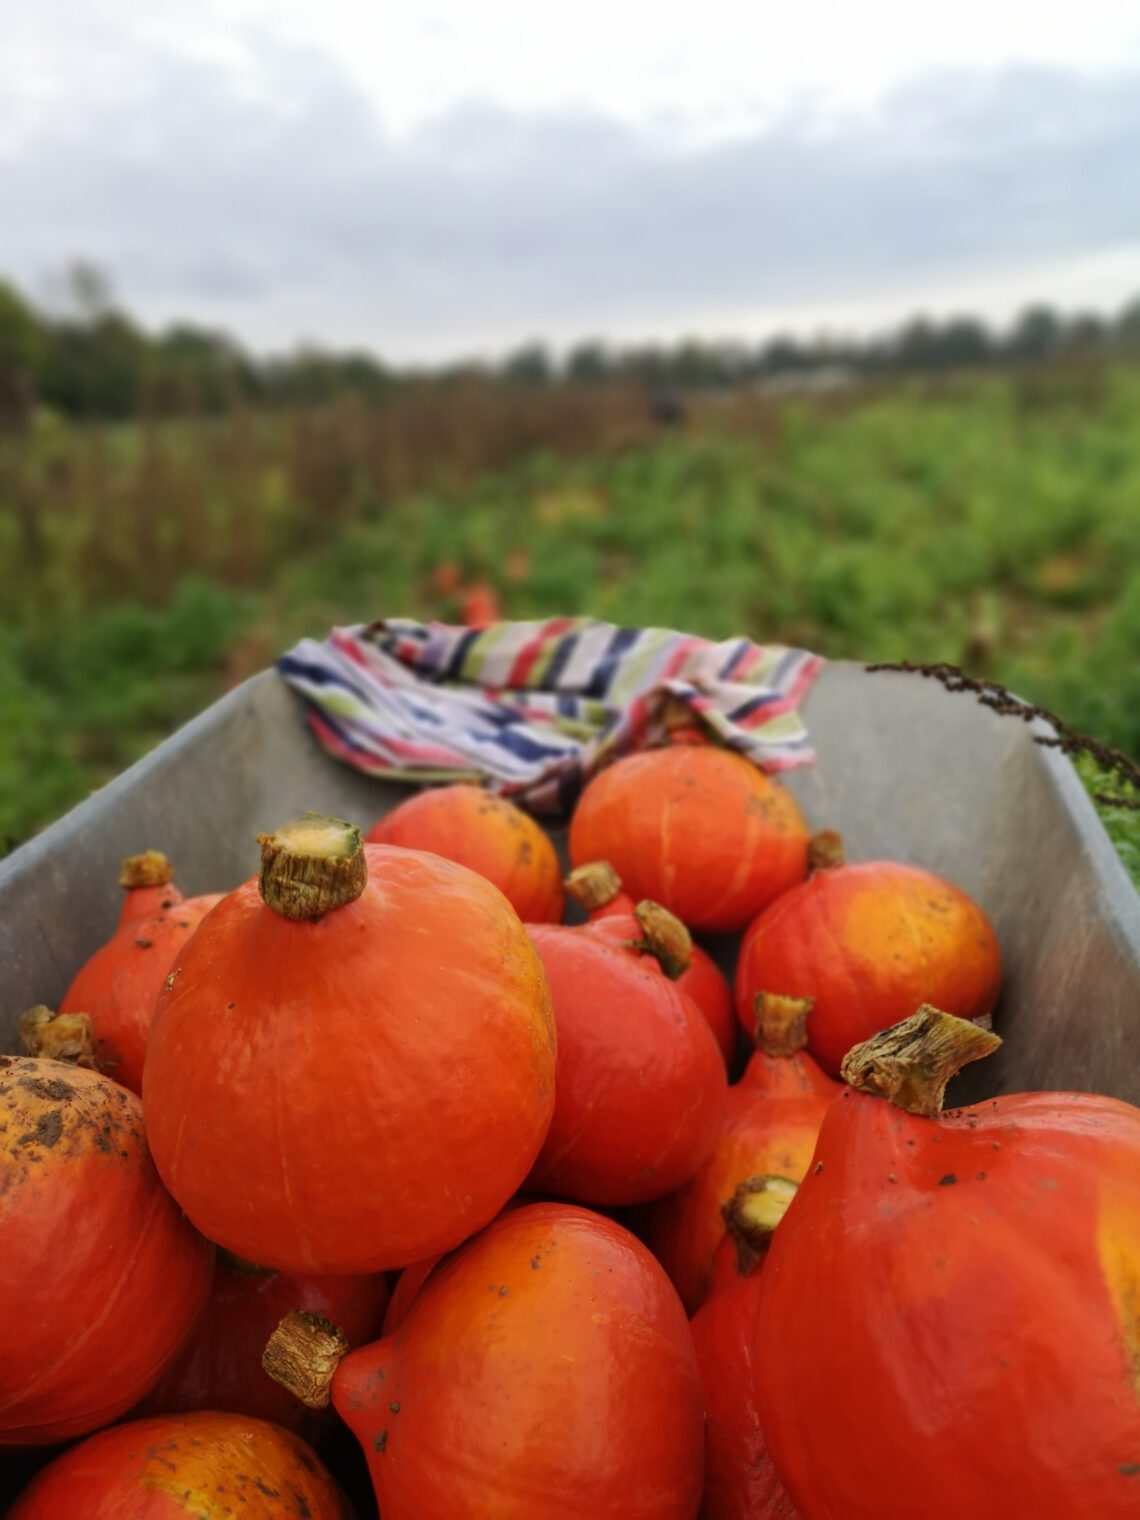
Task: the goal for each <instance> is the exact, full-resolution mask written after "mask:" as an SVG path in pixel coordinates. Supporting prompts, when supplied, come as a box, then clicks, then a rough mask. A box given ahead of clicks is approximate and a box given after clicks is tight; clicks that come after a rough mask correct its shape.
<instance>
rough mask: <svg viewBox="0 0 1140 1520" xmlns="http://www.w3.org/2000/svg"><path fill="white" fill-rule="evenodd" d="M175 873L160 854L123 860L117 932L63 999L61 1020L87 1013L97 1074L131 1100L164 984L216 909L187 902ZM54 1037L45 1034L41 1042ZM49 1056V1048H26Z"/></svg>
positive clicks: (201, 900) (200, 901) (208, 902)
mask: <svg viewBox="0 0 1140 1520" xmlns="http://www.w3.org/2000/svg"><path fill="white" fill-rule="evenodd" d="M173 875H174V868H173V867H172V866H171V864H170V862H169V861H168V860H167V858H166V856H165V855H163V854H161V853H160V852H159V851H158V850H147V851H146V853H145V854H142V855H132V856H130V857H129V858H128V859H126V860H124V861H123V865H122V869H121V871H120V874H119V885H120V886H121V887H123V888H124V889H125V893H126V895H125V897H124V898H123V907H122V912H121V913H120V915H119V924H118V928H117V929H116V930H115V932H114V934H113V935H112V936H111V938H110V939H109V940H108V941H107V943H106V944H105V945H103V946H101V947H100V949H98V950H96V952H95V954H94V955H93V956H92V957H91V959H90V960H89V961H87V963H86V964H85V965H84V966H83V967H82V968H81V970H80V971H79V973H78V974H77V975H76V977H75V978H74V980H73V981H72V983H71V986H70V987H68V989H67V991H66V992H65V993H64V995H63V1000H62V1001H61V1003H60V1005H59V1012H60V1013H61V1014H86V1015H87V1016H88V1018H89V1019H90V1021H91V1031H92V1035H93V1037H94V1056H95V1063H96V1065H97V1067H98V1069H99V1070H100V1071H105V1072H106V1073H107V1075H108V1076H109V1077H114V1079H115V1081H116V1082H118V1083H120V1084H121V1085H122V1086H123V1087H129V1088H130V1090H131V1091H132V1092H134V1093H137V1092H141V1091H142V1070H143V1061H144V1059H145V1057H146V1042H147V1037H148V1035H149V1033H150V1024H151V1020H152V1019H153V1018H154V1009H155V1004H156V1003H157V1002H158V995H159V993H160V992H161V991H162V986H163V983H164V982H165V980H166V978H167V975H168V974H169V972H170V969H171V967H172V966H173V965H174V962H175V960H176V959H177V957H178V955H179V953H180V951H181V949H182V947H183V945H184V944H185V943H186V941H187V940H188V939H189V938H190V936H191V935H192V934H193V933H194V931H195V929H197V927H198V925H199V924H200V923H201V922H202V920H203V919H204V918H205V916H206V914H207V913H209V911H210V909H211V908H212V907H213V906H214V904H215V903H217V902H220V901H221V898H220V896H219V895H218V894H207V895H205V896H203V897H188V898H184V897H183V896H182V893H181V892H180V891H179V890H178V888H177V887H176V886H175V885H174V883H173V880H172V877H173ZM53 1037H54V1031H52V1030H50V1029H43V1030H41V1032H40V1040H41V1042H45V1041H50V1040H51V1039H52V1038H53ZM30 1052H31V1054H33V1055H40V1054H42V1055H50V1054H51V1053H52V1052H51V1048H50V1045H49V1044H47V1043H41V1044H38V1045H37V1044H33V1045H31V1046H30Z"/></svg>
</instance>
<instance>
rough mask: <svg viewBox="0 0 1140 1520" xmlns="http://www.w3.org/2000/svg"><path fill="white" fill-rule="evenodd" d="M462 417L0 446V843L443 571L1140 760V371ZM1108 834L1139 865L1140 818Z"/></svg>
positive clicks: (507, 601)
mask: <svg viewBox="0 0 1140 1520" xmlns="http://www.w3.org/2000/svg"><path fill="white" fill-rule="evenodd" d="M569 404H570V403H569V401H568V402H567V405H569ZM574 404H575V405H578V403H577V402H576V401H575V403H574ZM592 404H593V406H594V407H595V411H596V409H597V407H598V405H599V403H598V402H596V401H595V402H594V403H592ZM463 405H464V403H462V402H461V401H458V402H456V403H455V407H456V408H457V409H458V411H457V415H456V417H454V418H453V417H452V415H451V414H446V416H445V417H444V421H445V422H446V426H447V428H450V429H451V431H450V432H446V430H445V431H441V427H443V424H442V423H441V421H440V418H439V416H436V417H435V418H434V420H432V421H431V423H430V425H429V424H428V423H427V422H425V420H424V416H423V415H421V416H420V419H419V421H418V422H417V423H416V424H415V425H414V426H413V424H412V423H411V422H409V421H408V419H407V418H404V419H403V420H402V421H401V423H400V426H399V427H396V426H394V424H393V419H392V417H391V416H385V415H384V414H382V413H379V412H376V413H370V412H368V411H366V410H365V409H363V408H362V407H361V406H359V405H357V404H352V405H349V404H347V403H346V404H345V405H344V406H333V407H331V408H328V409H325V410H323V411H322V412H320V413H312V414H310V415H305V416H300V417H295V418H292V419H289V420H286V421H282V420H281V419H280V418H277V419H275V420H272V421H267V420H263V419H258V418H256V417H253V418H250V417H246V416H239V417H235V418H230V419H228V420H227V419H222V420H220V421H214V422H197V423H186V424H184V425H182V424H179V425H164V426H163V428H162V429H160V430H147V429H144V428H126V429H121V428H120V429H113V430H106V431H102V432H96V431H95V430H93V429H86V430H83V431H80V430H78V429H73V428H70V427H69V426H67V425H65V424H63V423H61V422H59V421H58V420H52V419H47V420H44V421H41V423H40V424H38V425H37V428H36V430H35V432H34V434H33V435H32V437H30V438H22V439H19V440H9V441H7V442H3V443H0V601H2V604H3V606H4V608H5V612H4V614H3V623H2V628H0V644H2V648H0V843H6V844H7V845H8V846H9V847H10V846H11V845H13V844H15V843H18V842H19V841H20V840H22V839H24V838H26V837H27V836H28V835H29V834H30V833H32V832H33V831H34V830H35V829H37V828H38V827H41V826H42V825H43V824H45V823H46V822H48V821H50V820H51V819H52V818H53V817H55V816H57V815H58V814H59V813H61V812H62V811H64V810H65V809H66V808H68V807H69V806H71V805H72V804H73V803H75V802H76V801H77V800H79V799H80V798H82V797H83V796H85V795H86V794H87V793H88V792H89V791H90V790H91V789H92V788H94V787H97V786H99V785H101V784H102V783H103V782H105V781H106V780H107V779H108V778H109V777H110V776H112V775H114V774H115V773H117V772H118V771H119V770H121V769H122V768H123V766H125V765H126V764H128V763H129V762H130V761H131V760H133V759H135V758H136V757H137V756H138V755H140V754H142V753H143V752H144V751H145V750H146V749H148V748H149V747H150V746H152V745H153V744H154V743H155V742H157V741H158V740H159V739H161V738H162V737H163V736H164V735H165V734H167V733H168V732H170V730H171V729H173V728H174V727H176V726H177V725H178V724H179V723H181V722H183V721H184V720H185V719H186V718H187V717H189V716H190V715H191V714H193V713H194V712H195V711H197V710H198V709H199V708H200V707H202V706H203V705H204V704H206V703H207V702H209V701H210V700H211V699H212V698H213V697H214V696H216V695H217V694H218V693H219V692H221V691H222V690H224V689H225V688H226V687H227V686H228V685H230V684H232V683H233V682H235V681H236V680H239V679H241V678H242V677H243V676H245V675H247V674H249V673H251V672H252V671H254V670H256V669H259V668H260V667H262V666H263V665H265V664H267V663H269V662H270V661H271V660H272V659H273V657H274V656H275V654H277V653H278V652H279V651H280V650H282V649H283V648H285V647H287V646H288V645H289V644H290V643H291V642H292V641H293V640H295V639H296V638H297V637H298V636H299V635H301V634H303V633H310V634H314V635H317V636H319V635H321V634H323V633H324V632H325V631H326V630H327V628H328V627H329V625H330V624H332V623H334V622H342V623H343V622H358V621H363V620H368V619H371V618H374V617H378V616H381V615H386V614H388V615H391V614H397V613H399V614H406V615H410V616H418V617H423V616H442V617H448V616H455V615H456V611H457V608H456V605H455V604H454V602H451V601H448V600H447V599H446V598H444V597H442V596H441V595H440V594H439V593H438V592H437V591H436V590H435V583H434V581H433V572H434V571H435V570H436V569H437V567H438V566H439V565H440V564H441V563H443V562H453V563H454V564H455V565H456V566H457V568H458V569H459V570H460V572H461V573H462V574H463V576H464V577H466V578H467V579H468V580H470V579H473V578H481V579H483V580H486V581H488V582H490V583H491V584H492V585H493V586H494V587H495V588H496V590H497V591H498V594H499V597H500V600H501V603H502V606H503V610H504V613H505V614H506V615H507V616H511V617H528V616H536V615H547V614H552V613H555V612H579V613H588V614H593V615H596V616H599V617H604V618H608V619H611V620H614V621H621V622H629V623H654V624H668V625H672V626H675V627H681V628H685V629H689V630H692V631H695V632H699V633H703V634H708V635H710V636H713V637H727V636H730V635H734V634H740V633H746V634H750V635H752V636H753V637H755V638H757V639H759V640H762V641H780V642H786V643H794V644H799V645H803V646H806V647H809V648H813V649H816V650H818V651H819V652H820V653H822V654H825V655H829V656H833V657H846V658H856V659H866V660H901V659H910V660H914V661H949V662H952V663H954V664H958V665H962V666H963V667H964V668H966V669H967V670H969V671H971V672H972V673H974V674H976V675H979V676H984V677H986V678H989V679H993V680H997V681H1001V682H1003V683H1005V684H1006V685H1009V686H1010V687H1012V688H1013V689H1014V690H1016V691H1017V692H1018V693H1019V694H1020V695H1022V696H1024V697H1027V698H1029V699H1031V700H1033V701H1037V702H1040V703H1042V704H1044V705H1045V706H1047V707H1049V708H1051V709H1053V710H1054V711H1056V712H1057V713H1059V714H1060V715H1061V716H1062V717H1064V718H1065V719H1066V720H1067V721H1068V722H1069V723H1070V724H1072V725H1073V726H1074V727H1076V728H1078V729H1081V730H1083V731H1085V732H1087V733H1089V734H1092V735H1095V736H1096V737H1097V738H1098V739H1100V740H1102V741H1104V742H1106V743H1108V744H1111V745H1114V746H1117V747H1119V748H1120V749H1122V750H1125V751H1127V752H1128V753H1130V754H1132V755H1136V754H1138V753H1140V369H1137V368H1135V367H1128V366H1125V365H1117V366H1115V367H1113V366H1108V365H1104V366H1097V367H1096V368H1094V369H1085V370H1071V369H1066V368H1061V367H1058V369H1057V370H1056V372H1052V371H1044V372H1036V373H1033V374H1028V375H1027V374H1024V373H1023V374H1007V375H1005V376H1001V375H998V376H993V375H990V376H986V377H981V378H963V379H955V380H946V381H942V382H940V383H939V384H938V385H936V386H935V385H930V384H920V383H914V384H910V385H902V384H898V385H895V386H893V387H892V388H890V389H886V390H879V389H873V388H865V389H859V390H854V391H851V392H848V393H844V394H842V395H841V396H837V397H828V398H822V397H821V398H814V399H808V398H800V399H783V400H779V401H775V400H763V399H760V398H755V397H751V398H740V397H737V398H735V399H733V398H729V399H723V398H722V399H718V400H715V401H714V400H708V401H706V402H704V403H701V404H699V405H697V406H696V407H694V409H693V411H692V413H691V415H690V418H689V420H688V422H687V423H686V425H685V426H684V428H682V429H679V430H676V431H669V430H665V431H657V432H654V431H653V430H652V429H651V428H650V427H649V426H648V425H647V424H645V423H644V422H643V421H635V420H634V412H633V411H631V410H630V407H629V403H628V398H625V399H623V400H622V401H621V404H620V406H618V405H617V404H616V403H615V409H614V414H613V416H612V417H611V418H610V419H609V424H607V425H603V424H604V423H605V419H600V418H599V417H598V416H593V417H592V421H590V422H589V425H587V424H586V422H584V421H583V418H584V417H585V413H582V412H579V413H575V416H576V417H577V423H576V428H577V431H576V432H575V431H574V430H573V429H570V428H569V425H568V424H567V422H566V418H565V417H562V418H561V419H559V417H558V415H557V408H556V407H555V406H553V403H551V404H550V405H549V406H548V412H549V415H548V417H547V422H546V423H540V422H534V423H533V425H532V426H531V427H530V428H529V430H528V431H526V432H525V434H524V435H522V436H520V437H519V438H518V439H516V440H515V441H514V443H513V444H512V443H511V441H510V440H509V439H507V438H506V437H505V435H504V437H503V438H502V439H501V440H500V443H501V447H499V448H497V450H496V451H495V452H494V453H493V454H492V455H490V456H488V455H487V452H486V450H485V449H481V447H480V446H477V444H475V443H472V439H473V438H476V439H477V438H479V437H482V435H480V434H478V416H475V417H474V420H473V414H472V413H471V411H470V408H469V407H468V410H467V411H466V412H464V411H463ZM425 415H426V414H425ZM500 421H501V419H500ZM417 428H418V429H419V432H418V433H417ZM544 428H547V429H548V431H549V438H548V437H547V434H546V432H544ZM425 440H426V441H425ZM456 440H458V441H456ZM463 440H466V442H464V441H463ZM400 451H402V453H401V452H400ZM417 451H418V452H417ZM409 458H412V466H414V467H412V466H409V464H408V460H409ZM394 460H396V463H395V464H394V463H393V461H394ZM425 461H426V462H425ZM433 461H434V465H435V466H437V467H431V466H432V462H433ZM397 464H398V465H399V468H397ZM963 700H966V699H963ZM1088 774H1089V777H1090V778H1092V777H1093V771H1092V770H1091V769H1090V770H1089V771H1088ZM1108 821H1109V823H1110V827H1111V829H1112V831H1113V833H1114V837H1115V838H1116V839H1117V841H1118V844H1119V845H1120V847H1121V849H1122V853H1125V855H1126V858H1128V859H1129V861H1130V864H1131V865H1132V867H1133V869H1134V870H1138V869H1140V828H1138V827H1137V824H1138V823H1140V815H1138V814H1132V813H1129V812H1127V811H1126V810H1123V809H1118V810H1116V811H1115V813H1110V814H1109V815H1108Z"/></svg>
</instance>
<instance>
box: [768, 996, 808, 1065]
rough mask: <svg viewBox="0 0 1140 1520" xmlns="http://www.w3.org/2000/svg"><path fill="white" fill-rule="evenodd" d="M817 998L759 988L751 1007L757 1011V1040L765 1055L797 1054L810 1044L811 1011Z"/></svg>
mask: <svg viewBox="0 0 1140 1520" xmlns="http://www.w3.org/2000/svg"><path fill="white" fill-rule="evenodd" d="M814 1007H815V998H810V997H788V996H786V995H785V994H784V993H782V992H758V993H757V994H756V996H755V998H754V999H753V1002H752V1008H753V1011H754V1013H755V1014H756V1043H757V1045H759V1047H760V1049H761V1050H762V1051H763V1052H764V1054H765V1055H766V1056H794V1055H795V1053H796V1051H797V1050H802V1049H803V1048H804V1046H805V1045H806V1044H807V1038H808V1037H807V1021H808V1014H809V1013H810V1012H811V1011H812V1009H813V1008H814Z"/></svg>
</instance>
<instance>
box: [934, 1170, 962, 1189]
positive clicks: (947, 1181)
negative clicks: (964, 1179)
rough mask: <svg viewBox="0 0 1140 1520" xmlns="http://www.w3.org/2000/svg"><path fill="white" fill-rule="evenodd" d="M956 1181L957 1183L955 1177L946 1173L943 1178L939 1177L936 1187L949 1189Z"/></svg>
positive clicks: (950, 1173)
mask: <svg viewBox="0 0 1140 1520" xmlns="http://www.w3.org/2000/svg"><path fill="white" fill-rule="evenodd" d="M957 1181H958V1179H957V1177H955V1175H954V1173H953V1172H947V1173H946V1175H945V1177H939V1179H938V1186H939V1187H951V1186H953V1184H954V1183H955V1182H957Z"/></svg>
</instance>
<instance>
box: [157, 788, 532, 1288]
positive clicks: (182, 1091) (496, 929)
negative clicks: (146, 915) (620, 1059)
mask: <svg viewBox="0 0 1140 1520" xmlns="http://www.w3.org/2000/svg"><path fill="white" fill-rule="evenodd" d="M554 1060H555V1033H554V1020H553V1017H552V1014H551V1007H550V994H549V990H548V988H547V985H546V979H545V977H544V975H543V971H542V965H541V962H540V961H539V958H538V955H537V953H536V952H535V949H534V947H533V945H532V944H531V942H530V940H529V939H528V937H527V934H526V931H525V930H524V929H523V927H522V924H521V923H520V922H519V919H518V915H517V914H516V913H515V912H514V910H513V909H512V908H511V907H510V905H509V904H508V903H507V902H506V901H505V899H504V898H503V896H502V894H501V893H499V892H498V891H497V890H496V889H495V888H494V887H493V886H491V885H490V883H489V882H487V881H485V880H484V879H483V878H482V877H480V876H476V875H475V873H474V872H472V871H468V870H467V869H466V868H465V867H463V866H458V865H455V864H454V863H453V862H451V861H448V860H442V859H440V858H439V857H438V856H435V855H426V854H421V853H420V852H418V851H414V850H402V849H398V848H396V847H393V846H389V845H371V846H368V847H367V849H365V848H364V847H363V846H362V843H361V839H360V833H359V830H357V829H354V828H352V827H351V826H350V825H348V824H345V823H343V822H341V821H339V820H330V819H322V818H318V817H315V816H313V815H308V816H306V817H304V818H302V819H298V820H295V821H294V822H293V823H292V824H290V825H287V826H286V827H285V828H284V829H281V830H279V831H278V832H277V833H276V834H272V835H266V836H263V838H262V869H261V874H260V878H259V880H255V881H251V882H247V883H246V884H245V886H242V887H239V888H237V890H236V891H234V892H232V893H230V895H229V896H228V897H226V898H225V899H224V900H223V901H222V902H221V903H219V904H218V906H217V907H216V908H215V909H214V911H213V913H211V915H210V917H209V919H208V920H207V922H206V923H205V924H203V926H202V929H201V931H200V932H199V933H198V934H197V935H196V936H195V937H194V939H193V940H192V941H191V942H190V944H189V945H188V946H187V948H186V953H185V955H184V956H183V958H182V961H181V963H180V965H179V966H178V967H177V968H175V970H174V972H173V973H172V974H171V977H170V978H169V981H168V985H167V988H166V990H165V991H164V993H163V995H162V998H161V999H160V1002H159V1007H158V1012H157V1015H156V1017H155V1023H154V1027H153V1029H152V1032H151V1040H150V1046H149V1049H148V1051H147V1062H146V1068H145V1074H144V1079H143V1106H144V1110H145V1113H146V1119H147V1132H148V1134H149V1136H150V1141H151V1148H152V1150H153V1152H154V1157H155V1161H156V1164H157V1165H158V1169H159V1171H160V1172H161V1174H162V1176H163V1179H164V1181H165V1182H166V1184H167V1186H168V1187H169V1188H170V1190H171V1192H172V1193H173V1194H174V1196H175V1197H176V1198H177V1199H178V1201H179V1203H180V1204H181V1205H182V1207H183V1208H184V1209H185V1210H186V1212H187V1214H188V1215H189V1216H190V1218H191V1219H192V1220H194V1221H195V1223H196V1224H198V1225H199V1227H200V1228H201V1229H202V1230H203V1232H204V1233H205V1234H207V1235H209V1237H210V1238H211V1239H212V1240H215V1241H217V1243H218V1244H219V1245H221V1246H224V1247H225V1248H226V1249H227V1250H229V1251H232V1252H233V1253H234V1254H235V1255H238V1256H242V1257H244V1258H245V1259H246V1260H250V1261H257V1262H259V1263H260V1264H261V1265H263V1266H269V1267H276V1268H277V1269H278V1270H279V1271H289V1272H301V1273H304V1274H306V1275H308V1274H313V1273H318V1274H320V1273H337V1274H340V1273H345V1274H359V1273H366V1272H377V1271H383V1270H387V1269H388V1268H391V1267H402V1266H406V1265H408V1264H409V1263H410V1262H413V1261H419V1260H421V1259H422V1258H424V1257H425V1256H430V1255H432V1254H434V1253H436V1252H439V1251H445V1250H450V1249H451V1248H452V1247H453V1246H455V1245H458V1244H459V1242H460V1241H461V1240H464V1239H466V1238H467V1236H468V1235H470V1234H471V1233H472V1232H473V1231H475V1230H477V1229H479V1228H480V1227H481V1226H482V1225H484V1224H486V1223H487V1221H488V1220H490V1219H491V1218H493V1217H494V1215H495V1214H496V1213H497V1212H498V1210H499V1209H500V1208H501V1207H502V1205H503V1204H504V1203H505V1202H506V1200H507V1199H508V1198H509V1197H510V1196H511V1194H512V1193H513V1192H514V1191H515V1190H516V1188H517V1187H518V1185H519V1183H520V1182H521V1181H522V1180H523V1178H524V1177H525V1176H526V1173H527V1171H528V1170H529V1168H530V1166H531V1164H532V1163H533V1161H534V1158H535V1156H536V1155H537V1153H538V1150H539V1147H540V1146H541V1144H542V1142H543V1139H544V1138H545V1135H546V1131H547V1128H548V1127H549V1124H550V1119H551V1114H552V1112H553V1105H554Z"/></svg>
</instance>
